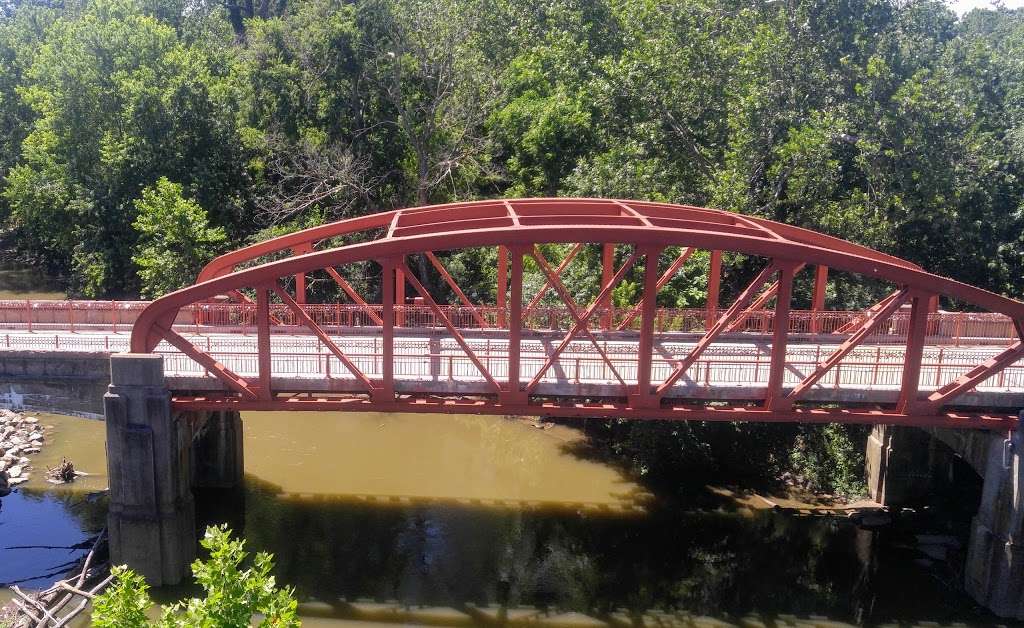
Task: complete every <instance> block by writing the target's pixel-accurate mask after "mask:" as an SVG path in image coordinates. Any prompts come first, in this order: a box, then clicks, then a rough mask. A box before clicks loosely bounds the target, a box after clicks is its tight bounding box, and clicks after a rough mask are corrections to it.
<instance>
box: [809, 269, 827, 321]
mask: <svg viewBox="0 0 1024 628" xmlns="http://www.w3.org/2000/svg"><path fill="white" fill-rule="evenodd" d="M827 285H828V266H820V265H819V266H818V267H817V268H815V269H814V296H813V297H811V333H812V334H817V333H821V312H822V311H823V310H824V309H825V287H826V286H827Z"/></svg>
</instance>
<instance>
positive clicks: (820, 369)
mask: <svg viewBox="0 0 1024 628" xmlns="http://www.w3.org/2000/svg"><path fill="white" fill-rule="evenodd" d="M894 295H895V296H894V298H892V299H888V300H887V301H888V302H887V303H886V304H885V305H884V306H883V307H881V308H879V309H877V310H874V311H872V312H871V313H870V314H869V315H868V318H867V319H866V320H864V321H863V322H861V325H860V327H859V328H857V330H856V331H855V332H854V333H853V335H852V336H850V337H849V338H847V339H846V341H845V342H843V344H841V345H839V348H837V349H836V350H835V351H834V352H833V353H832V355H830V356H829V357H828V358H826V359H825V360H823V361H822V362H820V363H819V364H818V365H817V366H816V367H815V369H814V372H813V373H811V374H810V375H808V376H807V377H805V378H804V380H803V381H802V382H800V383H799V384H797V385H796V387H794V388H793V390H791V391H790V392H789V394H788V395H786V397H785V401H786V403H790V404H791V403H792V402H794V401H796V400H797V399H799V398H800V397H801V396H802V395H803V394H804V393H805V392H807V391H808V390H809V389H810V388H811V387H812V386H814V385H815V384H816V383H817V382H818V380H820V379H821V378H822V377H824V376H825V373H827V372H828V371H829V370H831V369H832V368H833V367H834V366H835V365H836V364H839V362H840V361H841V360H842V359H843V358H845V357H846V356H847V355H848V354H849V353H850V352H851V351H853V350H854V349H855V348H857V346H858V345H860V344H861V343H862V342H863V341H864V339H865V338H867V337H868V336H870V335H871V333H872V332H874V331H875V329H876V328H877V327H878V326H879V325H880V324H881V323H882V322H883V321H885V320H886V319H888V318H889V317H890V316H892V313H893V312H895V311H896V310H898V309H899V308H900V307H901V306H902V305H903V304H904V303H906V302H907V299H908V298H910V292H909V291H908V290H907V289H906V288H904V289H902V290H898V291H897V292H895V293H894Z"/></svg>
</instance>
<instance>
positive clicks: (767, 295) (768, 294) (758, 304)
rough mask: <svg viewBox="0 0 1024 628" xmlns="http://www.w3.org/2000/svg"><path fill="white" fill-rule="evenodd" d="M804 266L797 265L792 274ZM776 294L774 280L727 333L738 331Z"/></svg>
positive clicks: (777, 289) (776, 289) (776, 285)
mask: <svg viewBox="0 0 1024 628" xmlns="http://www.w3.org/2000/svg"><path fill="white" fill-rule="evenodd" d="M806 265H807V264H803V263H801V264H797V266H796V268H794V269H793V274H794V275H795V274H796V273H798V272H800V271H801V270H803V269H804V266H806ZM778 294H779V280H775V281H773V282H772V283H771V285H769V286H768V288H766V289H765V290H764V292H762V293H761V294H760V295H759V296H758V297H757V298H756V299H754V302H753V303H751V304H750V307H748V308H747V309H746V310H745V311H744V312H743V314H741V315H740V316H739V318H737V319H736V320H735V321H733V323H732V325H729V329H728V331H736V330H738V329H739V328H740V327H742V326H743V323H745V322H747V319H748V318H750V317H751V316H753V314H754V312H757V311H760V310H763V309H764V307H765V306H766V305H768V302H769V301H771V300H772V299H774V298H775V297H776V295H778Z"/></svg>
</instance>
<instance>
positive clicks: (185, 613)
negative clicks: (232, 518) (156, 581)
mask: <svg viewBox="0 0 1024 628" xmlns="http://www.w3.org/2000/svg"><path fill="white" fill-rule="evenodd" d="M201 544H202V546H203V547H204V548H206V549H207V550H208V551H209V552H210V558H209V559H208V560H206V561H201V560H196V561H195V562H194V563H192V574H193V575H194V576H195V579H196V582H198V583H199V584H200V585H201V586H202V587H203V589H204V590H205V591H206V597H205V598H192V599H189V600H184V601H182V602H179V603H178V604H175V605H174V606H172V607H170V608H168V609H166V610H165V611H164V613H163V616H162V617H161V618H160V621H159V622H158V623H157V624H155V625H156V626H159V627H160V628H184V627H189V628H192V627H203V628H243V627H246V626H250V625H251V622H252V618H253V616H255V615H262V616H263V620H262V621H261V622H260V623H259V624H258V625H259V626H267V627H273V628H291V627H293V626H299V625H301V624H300V621H299V619H298V616H297V615H296V608H297V603H296V601H295V597H294V594H293V591H292V590H291V589H290V588H287V587H286V588H283V589H279V588H277V585H276V583H275V580H274V576H272V575H271V571H272V570H273V568H274V564H273V558H272V557H271V555H270V554H268V553H266V552H260V553H258V554H256V556H255V557H254V559H253V564H252V567H250V568H248V569H241V568H240V567H241V565H242V563H243V562H245V559H246V558H247V556H248V554H247V553H246V552H245V541H243V540H241V539H232V538H231V531H230V530H228V528H227V526H211V527H209V528H207V529H206V534H205V535H204V537H203V540H202V541H201ZM113 573H114V582H113V584H112V585H111V587H110V588H109V589H107V591H106V592H105V593H104V594H103V595H100V596H98V597H97V598H96V600H95V601H94V610H93V619H92V622H93V626H96V627H97V628H115V627H116V628H145V627H147V626H151V625H153V624H150V623H149V620H148V619H147V618H146V611H147V610H148V609H149V607H150V604H151V603H150V600H149V595H148V589H149V587H148V586H147V585H146V583H145V581H144V580H143V579H142V577H141V576H139V575H138V574H136V573H135V572H133V571H131V570H130V569H128V568H127V567H123V566H121V567H115V568H114V570H113Z"/></svg>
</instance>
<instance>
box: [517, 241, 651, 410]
mask: <svg viewBox="0 0 1024 628" xmlns="http://www.w3.org/2000/svg"><path fill="white" fill-rule="evenodd" d="M636 258H637V252H636V251H634V252H633V253H632V254H631V255H630V256H629V258H628V259H627V260H626V261H625V263H624V264H623V265H622V266H621V267H620V268H619V270H618V271H617V272H616V273H615V276H613V277H612V280H611V281H610V282H608V284H607V285H606V286H605V287H604V288H602V289H601V293H600V294H598V295H597V299H596V300H594V302H593V303H592V304H591V305H590V307H588V308H587V310H586V311H585V312H584V313H583V315H582V316H581V317H579V318H577V319H576V322H575V323H574V324H573V326H572V328H571V329H570V330H569V333H567V334H566V335H565V337H563V338H562V342H560V343H559V344H558V348H556V349H555V351H554V352H553V353H552V354H551V355H550V356H548V358H547V360H545V361H544V366H542V367H541V369H540V370H539V371H537V374H536V375H534V377H533V379H532V380H531V381H530V383H529V384H527V385H526V392H527V393H530V392H533V389H534V388H536V387H537V384H539V383H540V380H541V379H542V378H543V377H544V374H545V373H547V372H548V369H550V368H551V365H553V364H554V363H555V360H557V359H558V356H560V355H561V354H562V352H563V351H565V349H566V347H568V346H569V343H571V342H572V339H573V338H575V337H576V334H578V333H579V332H580V330H581V329H583V328H585V327H586V326H587V322H588V321H589V320H590V319H591V318H592V317H593V316H594V314H595V313H596V312H597V310H598V308H599V307H600V305H601V304H602V303H604V301H605V299H607V298H608V297H609V296H610V295H611V293H612V290H614V289H615V287H616V286H617V285H619V282H621V281H622V279H623V278H624V277H625V276H626V273H627V272H629V269H630V268H632V267H633V264H634V263H635V262H636ZM654 263H655V264H656V263H657V259H655V260H654ZM566 305H568V304H566ZM620 380H621V378H620ZM623 385H625V382H623Z"/></svg>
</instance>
